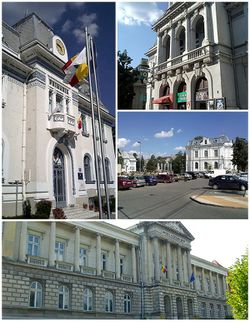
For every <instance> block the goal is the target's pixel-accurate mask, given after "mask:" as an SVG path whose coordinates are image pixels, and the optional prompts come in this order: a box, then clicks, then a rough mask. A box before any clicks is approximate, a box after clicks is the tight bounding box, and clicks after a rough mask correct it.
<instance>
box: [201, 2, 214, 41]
mask: <svg viewBox="0 0 250 322" xmlns="http://www.w3.org/2000/svg"><path fill="white" fill-rule="evenodd" d="M204 33H205V35H204V40H203V42H202V45H203V46H205V45H208V44H209V43H211V42H212V35H213V21H212V19H211V6H210V4H209V3H207V2H205V4H204Z"/></svg>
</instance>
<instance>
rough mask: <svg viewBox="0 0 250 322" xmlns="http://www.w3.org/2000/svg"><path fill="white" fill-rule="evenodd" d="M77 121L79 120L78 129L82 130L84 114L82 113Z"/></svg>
mask: <svg viewBox="0 0 250 322" xmlns="http://www.w3.org/2000/svg"><path fill="white" fill-rule="evenodd" d="M76 122H77V127H78V129H79V130H81V128H82V115H81V114H80V115H79V116H78V118H77V121H76Z"/></svg>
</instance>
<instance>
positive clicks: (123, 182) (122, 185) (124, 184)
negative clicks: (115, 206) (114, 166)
mask: <svg viewBox="0 0 250 322" xmlns="http://www.w3.org/2000/svg"><path fill="white" fill-rule="evenodd" d="M132 186H133V182H132V181H131V180H129V179H128V178H127V177H118V189H119V190H125V189H129V188H131V187H132Z"/></svg>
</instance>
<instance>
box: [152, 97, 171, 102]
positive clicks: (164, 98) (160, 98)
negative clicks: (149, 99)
mask: <svg viewBox="0 0 250 322" xmlns="http://www.w3.org/2000/svg"><path fill="white" fill-rule="evenodd" d="M166 103H172V100H171V97H170V96H169V95H168V96H162V97H159V98H156V99H154V100H153V104H166Z"/></svg>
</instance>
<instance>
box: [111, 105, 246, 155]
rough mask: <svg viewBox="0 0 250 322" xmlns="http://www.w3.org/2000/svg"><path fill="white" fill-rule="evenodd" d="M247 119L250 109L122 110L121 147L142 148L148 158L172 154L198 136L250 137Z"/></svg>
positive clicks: (131, 150)
mask: <svg viewBox="0 0 250 322" xmlns="http://www.w3.org/2000/svg"><path fill="white" fill-rule="evenodd" d="M247 119H248V116H247V112H225V111H223V112H211V111H209V112H196V111H195V112H192V111H187V112H184V111H181V112H178V111H176V112H175V111H167V112H166V111H164V112H158V111H154V112H120V113H119V115H118V140H117V147H118V148H119V149H120V150H121V151H127V152H130V153H137V154H139V153H140V150H141V153H142V155H143V156H144V158H149V157H150V156H151V155H152V154H154V155H155V156H171V155H175V154H176V153H178V152H179V151H184V150H185V146H186V145H187V143H188V141H189V140H191V139H193V138H194V137H196V136H207V137H209V138H214V137H218V136H219V135H227V136H228V137H229V139H235V138H236V137H237V136H238V137H242V138H248V122H247ZM138 142H141V144H139V143H138Z"/></svg>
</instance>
